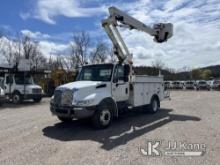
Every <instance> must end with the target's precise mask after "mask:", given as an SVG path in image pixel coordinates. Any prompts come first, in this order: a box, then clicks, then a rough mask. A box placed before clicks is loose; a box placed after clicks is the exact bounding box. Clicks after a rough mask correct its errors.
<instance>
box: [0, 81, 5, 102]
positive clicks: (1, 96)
mask: <svg viewBox="0 0 220 165" xmlns="http://www.w3.org/2000/svg"><path fill="white" fill-rule="evenodd" d="M0 81H1V80H0ZM0 83H1V82H0ZM4 101H5V92H4V90H3V89H2V87H1V86H0V106H1V105H2V104H3V102H4Z"/></svg>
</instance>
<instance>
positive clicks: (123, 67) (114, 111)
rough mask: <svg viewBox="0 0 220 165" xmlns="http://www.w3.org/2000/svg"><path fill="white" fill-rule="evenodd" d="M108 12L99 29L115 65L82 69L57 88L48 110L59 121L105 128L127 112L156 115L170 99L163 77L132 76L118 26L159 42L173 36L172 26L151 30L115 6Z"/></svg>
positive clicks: (165, 25) (130, 59) (99, 65)
mask: <svg viewBox="0 0 220 165" xmlns="http://www.w3.org/2000/svg"><path fill="white" fill-rule="evenodd" d="M109 12H110V16H109V17H108V18H107V19H105V20H103V21H102V26H103V28H104V29H105V31H106V33H107V34H108V36H109V38H110V40H111V41H112V43H113V46H114V54H115V55H116V56H117V57H118V62H117V63H110V64H96V65H85V66H82V69H81V71H80V73H79V75H78V78H77V81H75V82H72V83H68V84H64V85H61V86H59V87H57V88H56V90H55V92H54V96H53V97H52V98H51V105H50V110H51V112H52V114H53V115H56V116H57V117H58V118H59V119H60V120H61V121H64V122H65V121H71V120H72V119H73V118H76V119H80V118H91V120H92V123H93V125H94V126H95V127H96V128H106V127H108V126H109V125H110V124H111V122H112V120H113V118H114V117H118V116H119V114H120V113H122V112H124V111H127V110H129V109H135V108H139V107H143V108H144V109H146V107H148V111H149V112H151V113H156V112H157V111H158V109H159V108H160V102H161V101H162V100H163V99H164V98H166V97H168V96H169V95H168V94H169V93H167V91H165V90H164V81H163V76H155V77H154V76H141V75H134V74H133V70H132V56H131V54H130V53H129V51H128V48H127V46H126V44H125V43H124V41H123V39H122V37H121V35H120V33H119V31H118V29H117V26H124V27H126V28H129V29H136V30H140V31H143V32H146V33H148V34H150V35H151V36H154V40H155V41H156V42H159V43H161V42H165V41H167V39H169V38H170V37H171V36H172V32H173V26H172V24H156V25H154V26H153V28H151V27H148V26H146V25H145V24H143V23H141V22H140V21H138V20H136V19H134V18H132V17H130V16H129V15H127V14H125V13H124V12H122V11H120V10H119V9H117V8H115V7H111V8H109Z"/></svg>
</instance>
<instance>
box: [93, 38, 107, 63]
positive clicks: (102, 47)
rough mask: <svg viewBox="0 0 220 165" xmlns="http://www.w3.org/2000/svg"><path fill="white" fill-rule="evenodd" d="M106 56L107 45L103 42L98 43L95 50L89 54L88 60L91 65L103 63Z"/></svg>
mask: <svg viewBox="0 0 220 165" xmlns="http://www.w3.org/2000/svg"><path fill="white" fill-rule="evenodd" d="M108 54H109V49H108V47H107V45H106V44H105V43H103V42H98V43H97V45H96V48H95V49H94V50H93V51H92V52H91V54H90V60H91V62H92V63H99V62H101V63H103V62H105V61H106V59H107V56H108Z"/></svg>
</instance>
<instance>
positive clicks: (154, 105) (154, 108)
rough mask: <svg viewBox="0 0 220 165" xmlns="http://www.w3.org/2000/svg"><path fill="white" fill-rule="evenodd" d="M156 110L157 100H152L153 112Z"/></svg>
mask: <svg viewBox="0 0 220 165" xmlns="http://www.w3.org/2000/svg"><path fill="white" fill-rule="evenodd" d="M157 108H158V104H157V100H154V101H153V111H154V112H155V111H157Z"/></svg>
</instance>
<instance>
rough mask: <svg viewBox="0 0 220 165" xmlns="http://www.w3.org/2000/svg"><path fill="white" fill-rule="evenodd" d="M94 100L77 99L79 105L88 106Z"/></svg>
mask: <svg viewBox="0 0 220 165" xmlns="http://www.w3.org/2000/svg"><path fill="white" fill-rule="evenodd" d="M93 101H94V99H89V100H81V101H76V105H78V106H88V105H90V104H91V103H92V102H93Z"/></svg>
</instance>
